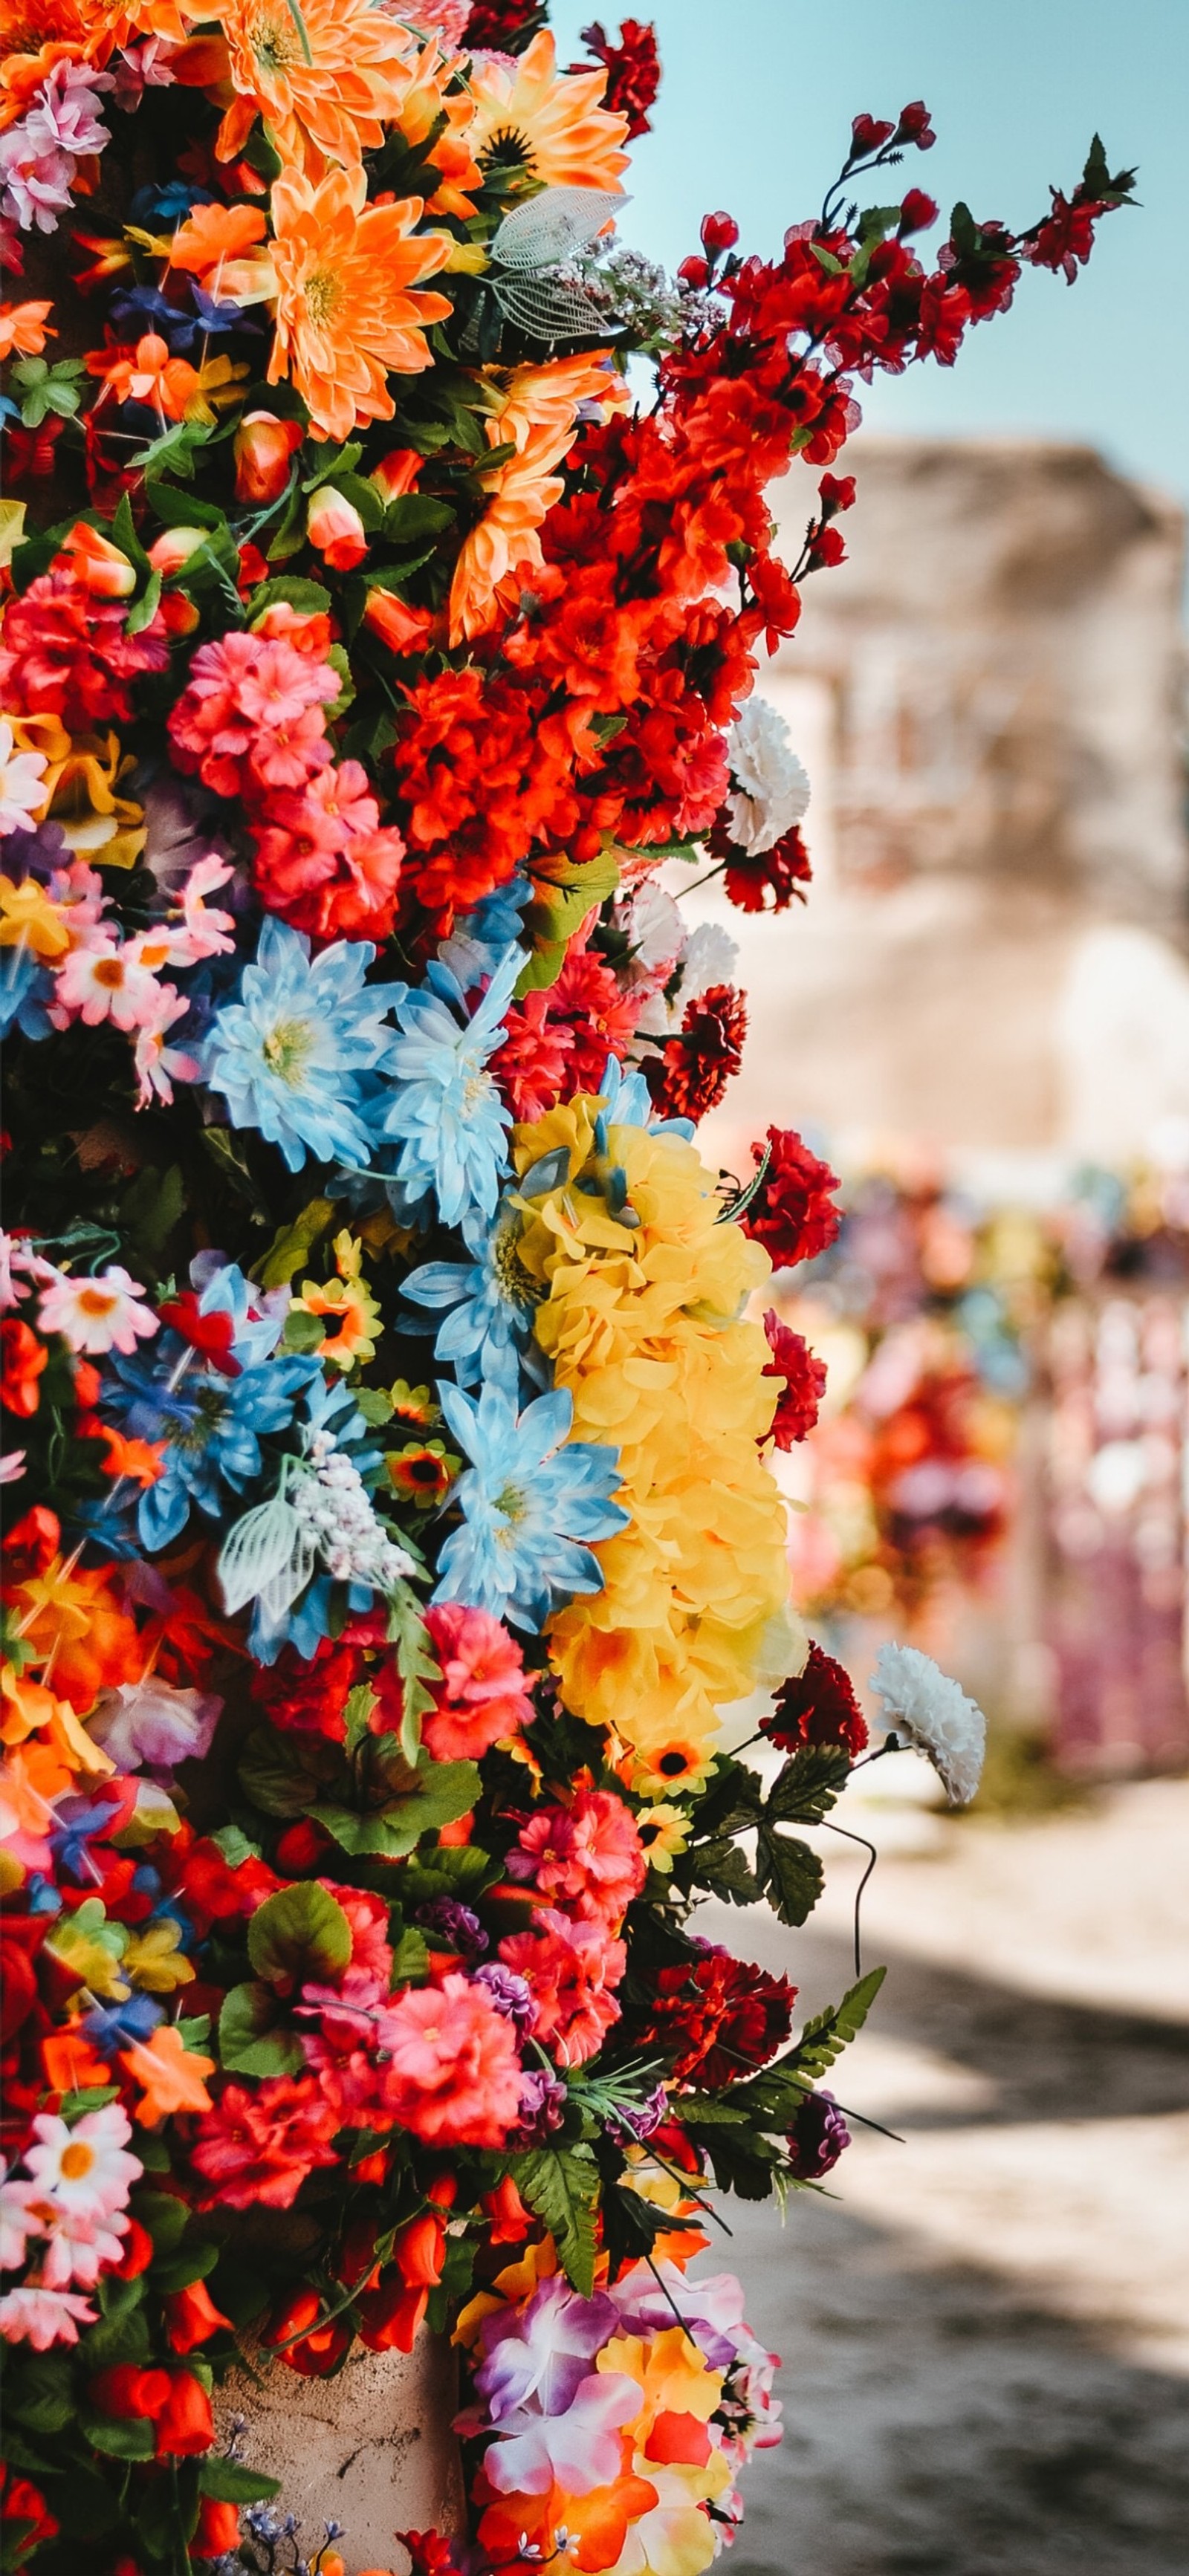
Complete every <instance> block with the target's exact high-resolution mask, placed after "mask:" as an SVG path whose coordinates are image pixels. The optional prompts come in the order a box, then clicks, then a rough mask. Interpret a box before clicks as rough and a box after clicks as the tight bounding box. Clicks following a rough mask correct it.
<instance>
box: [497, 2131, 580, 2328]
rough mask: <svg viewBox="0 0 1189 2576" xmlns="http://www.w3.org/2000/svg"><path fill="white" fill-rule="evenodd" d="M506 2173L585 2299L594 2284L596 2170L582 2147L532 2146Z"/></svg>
mask: <svg viewBox="0 0 1189 2576" xmlns="http://www.w3.org/2000/svg"><path fill="white" fill-rule="evenodd" d="M508 2171H509V2173H510V2174H511V2176H512V2180H513V2182H514V2183H515V2185H516V2188H517V2191H518V2192H519V2194H520V2197H521V2199H522V2200H523V2202H524V2203H525V2206H526V2208H528V2209H531V2210H532V2212H533V2214H534V2216H535V2217H537V2218H542V2219H544V2222H545V2225H546V2227H547V2228H548V2229H549V2233H550V2235H551V2236H552V2238H553V2241H554V2244H555V2245H556V2247H557V2259H558V2262H559V2263H560V2265H561V2268H562V2270H563V2272H564V2273H565V2276H566V2279H567V2280H568V2281H569V2282H571V2283H572V2284H573V2287H574V2288H575V2289H576V2290H578V2291H580V2292H581V2294H582V2296H583V2298H586V2299H588V2298H589V2297H590V2294H591V2291H592V2290H593V2288H594V2260H595V2212H596V2210H597V2207H598V2199H599V2174H598V2167H597V2165H596V2164H595V2162H594V2159H593V2157H592V2156H591V2154H590V2152H589V2150H588V2149H587V2148H584V2147H532V2148H530V2149H529V2151H528V2153H527V2154H526V2155H521V2156H510V2157H509V2159H508Z"/></svg>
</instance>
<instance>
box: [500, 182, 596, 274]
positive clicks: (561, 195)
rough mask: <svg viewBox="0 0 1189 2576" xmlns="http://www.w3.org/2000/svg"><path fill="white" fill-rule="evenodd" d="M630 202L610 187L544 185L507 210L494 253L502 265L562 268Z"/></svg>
mask: <svg viewBox="0 0 1189 2576" xmlns="http://www.w3.org/2000/svg"><path fill="white" fill-rule="evenodd" d="M627 202H628V200H627V198H626V197H621V196H617V195H616V194H615V193H614V191H613V190H612V189H610V188H542V190H541V193H540V195H539V196H538V197H530V198H529V200H528V203H527V204H526V205H523V206H514V207H513V210H512V212H511V214H510V215H505V217H504V220H503V222H502V224H501V225H500V228H499V231H498V232H497V233H496V235H495V238H494V240H493V241H492V244H491V256H492V258H493V259H496V260H498V261H499V264H500V266H501V268H556V266H557V265H558V262H559V261H560V260H563V259H569V258H570V257H571V256H572V254H573V253H574V251H576V250H584V249H585V247H586V244H587V242H592V241H593V240H594V238H595V235H596V234H597V233H601V231H602V229H603V226H604V224H605V223H606V222H607V221H608V219H609V217H610V216H612V215H617V214H618V213H619V210H620V207H621V206H626V204H627Z"/></svg>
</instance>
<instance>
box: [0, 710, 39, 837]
mask: <svg viewBox="0 0 1189 2576" xmlns="http://www.w3.org/2000/svg"><path fill="white" fill-rule="evenodd" d="M45 767H46V756H45V753H44V752H43V751H18V750H17V748H16V738H15V736H14V734H13V730H12V726H11V725H10V724H5V723H4V722H3V720H2V719H0V838H4V837H6V836H7V834H8V833H9V832H27V831H28V829H29V827H30V825H31V823H32V821H33V817H34V815H35V814H36V813H37V812H38V811H39V809H40V807H41V806H42V805H44V803H45V788H44V786H43V784H42V781H43V779H44V776H45Z"/></svg>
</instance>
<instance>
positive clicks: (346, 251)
mask: <svg viewBox="0 0 1189 2576" xmlns="http://www.w3.org/2000/svg"><path fill="white" fill-rule="evenodd" d="M422 212H423V206H422V200H421V198H420V197H403V198H400V199H398V200H397V201H396V203H395V204H393V205H389V206H369V205H368V204H367V181H366V178H365V176H364V173H363V171H362V169H359V170H331V171H329V172H328V173H327V175H326V177H325V178H324V179H323V180H322V181H321V183H320V184H319V186H317V187H313V186H312V185H311V183H310V181H309V180H308V179H305V178H302V177H301V176H300V175H299V174H298V173H297V172H295V171H289V172H287V173H286V174H285V175H284V176H283V177H282V178H280V179H277V180H276V181H274V184H273V192H272V219H273V224H274V227H275V232H276V239H275V240H274V242H273V243H272V246H271V247H272V268H273V275H274V281H275V291H276V323H277V328H276V338H275V340H274V342H273V350H272V357H271V359H270V361H269V370H268V380H269V383H270V384H273V385H275V384H277V383H278V382H279V380H280V378H281V377H282V376H290V377H291V378H292V380H293V383H294V384H295V385H296V387H297V390H298V392H299V393H300V394H301V395H302V397H303V400H304V401H305V402H306V403H307V404H308V406H309V412H310V423H311V427H312V428H313V431H314V435H315V437H316V438H340V439H345V438H349V437H350V434H351V431H352V430H353V429H354V428H355V427H356V426H357V425H358V424H361V423H362V422H364V421H369V420H391V419H392V416H393V413H394V412H395V409H396V405H395V403H394V402H393V399H392V396H391V394H390V393H389V391H388V384H387V378H388V376H389V375H390V374H396V375H404V376H410V375H417V374H419V373H420V371H421V369H422V368H423V367H428V366H429V364H430V352H429V346H428V343H427V341H426V337H425V326H426V324H427V323H430V322H441V321H444V320H445V318H446V316H447V314H448V313H449V312H450V309H451V308H450V304H449V301H448V299H447V298H446V297H445V296H444V295H432V294H430V295H426V294H421V293H418V292H417V287H418V282H419V280H420V279H421V278H423V277H433V276H435V275H436V273H437V271H438V270H439V269H441V268H443V267H444V266H445V263H446V260H447V259H448V257H449V254H450V239H449V236H448V234H446V233H419V232H417V231H416V229H415V228H416V226H417V224H418V223H419V222H420V220H421V216H422Z"/></svg>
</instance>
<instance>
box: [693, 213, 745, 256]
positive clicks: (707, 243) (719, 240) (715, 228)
mask: <svg viewBox="0 0 1189 2576" xmlns="http://www.w3.org/2000/svg"><path fill="white" fill-rule="evenodd" d="M701 232H702V248H703V250H704V251H705V253H706V256H707V258H708V259H717V258H718V256H719V254H720V252H722V251H724V250H734V247H735V244H736V242H737V241H738V239H739V226H738V224H737V223H736V221H735V218H734V216H733V215H722V214H719V215H703V217H702V226H701Z"/></svg>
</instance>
